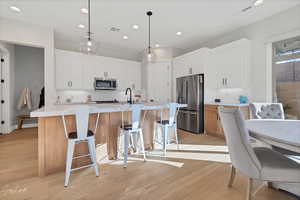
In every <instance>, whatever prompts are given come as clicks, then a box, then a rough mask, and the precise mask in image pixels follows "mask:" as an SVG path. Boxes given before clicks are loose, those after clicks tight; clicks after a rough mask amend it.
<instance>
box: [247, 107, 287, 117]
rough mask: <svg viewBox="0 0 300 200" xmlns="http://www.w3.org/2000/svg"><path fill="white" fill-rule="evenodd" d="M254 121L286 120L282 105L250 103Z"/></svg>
mask: <svg viewBox="0 0 300 200" xmlns="http://www.w3.org/2000/svg"><path fill="white" fill-rule="evenodd" d="M249 107H250V111H251V116H252V118H253V119H284V110H283V106H282V104H281V103H250V104H249Z"/></svg>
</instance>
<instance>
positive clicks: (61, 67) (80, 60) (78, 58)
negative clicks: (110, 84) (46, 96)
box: [55, 50, 141, 90]
mask: <svg viewBox="0 0 300 200" xmlns="http://www.w3.org/2000/svg"><path fill="white" fill-rule="evenodd" d="M55 57H56V88H57V89H62V90H69V89H76V90H78V89H80V90H94V80H95V78H108V79H116V80H117V84H118V90H124V89H126V88H127V87H131V88H133V89H137V90H139V89H141V65H140V63H139V62H134V61H129V60H122V59H116V58H110V57H103V56H95V55H86V54H81V53H76V52H70V51H63V50H56V51H55Z"/></svg>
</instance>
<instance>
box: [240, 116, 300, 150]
mask: <svg viewBox="0 0 300 200" xmlns="http://www.w3.org/2000/svg"><path fill="white" fill-rule="evenodd" d="M246 126H247V128H248V130H249V134H250V136H251V137H253V138H255V139H257V140H259V141H262V142H264V143H266V144H269V145H271V146H275V147H279V148H281V149H285V150H288V151H291V152H295V153H296V154H297V153H298V154H300V120H279V119H278V120H277V119H272V120H271V119H263V120H262V119H251V120H247V121H246Z"/></svg>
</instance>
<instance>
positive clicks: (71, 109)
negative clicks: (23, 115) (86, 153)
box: [30, 103, 187, 117]
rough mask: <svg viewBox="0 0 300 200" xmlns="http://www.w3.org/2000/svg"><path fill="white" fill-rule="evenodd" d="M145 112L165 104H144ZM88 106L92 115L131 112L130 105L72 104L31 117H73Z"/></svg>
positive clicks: (46, 108)
mask: <svg viewBox="0 0 300 200" xmlns="http://www.w3.org/2000/svg"><path fill="white" fill-rule="evenodd" d="M142 105H143V108H142V109H143V110H159V109H162V108H166V105H167V104H165V103H142ZM83 106H88V107H89V108H90V113H105V112H121V111H129V110H131V106H132V105H130V104H124V103H112V104H95V103H91V104H71V105H53V106H48V107H43V108H40V109H38V110H35V111H33V112H31V113H30V116H31V117H53V116H61V115H73V114H75V111H76V109H77V108H79V107H83ZM186 106H187V105H186V104H179V105H178V107H179V108H182V107H186Z"/></svg>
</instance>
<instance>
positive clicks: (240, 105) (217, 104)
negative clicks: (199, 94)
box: [204, 102, 249, 107]
mask: <svg viewBox="0 0 300 200" xmlns="http://www.w3.org/2000/svg"><path fill="white" fill-rule="evenodd" d="M204 104H207V105H215V106H237V107H243V106H249V103H226V102H221V103H215V102H206V103H204Z"/></svg>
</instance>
